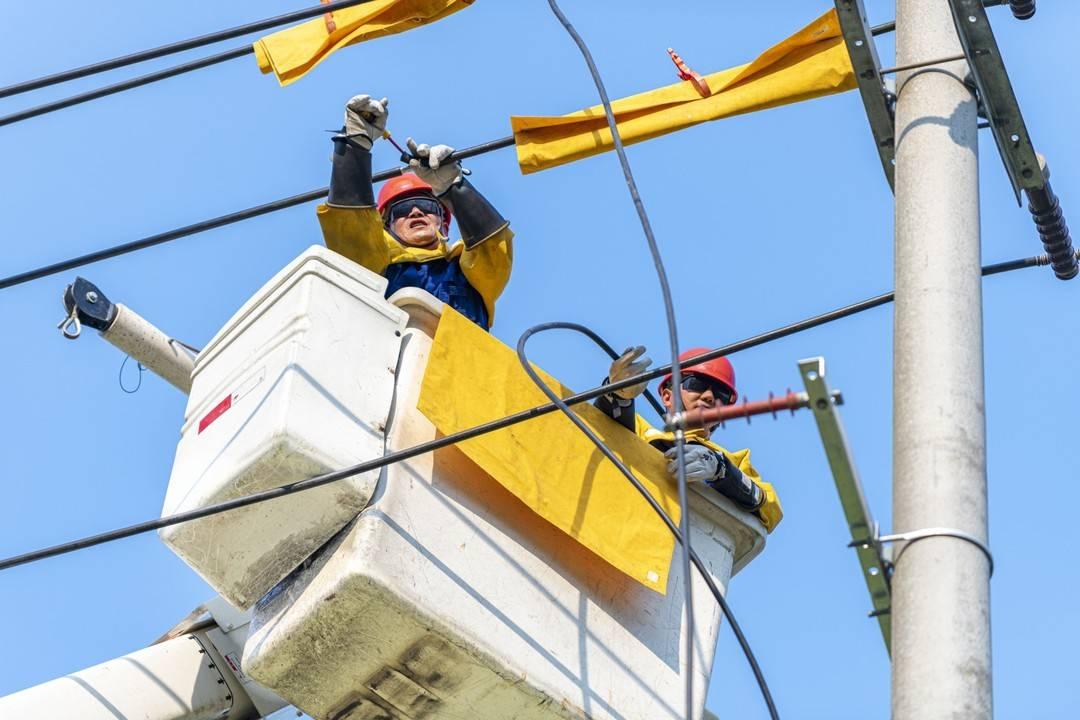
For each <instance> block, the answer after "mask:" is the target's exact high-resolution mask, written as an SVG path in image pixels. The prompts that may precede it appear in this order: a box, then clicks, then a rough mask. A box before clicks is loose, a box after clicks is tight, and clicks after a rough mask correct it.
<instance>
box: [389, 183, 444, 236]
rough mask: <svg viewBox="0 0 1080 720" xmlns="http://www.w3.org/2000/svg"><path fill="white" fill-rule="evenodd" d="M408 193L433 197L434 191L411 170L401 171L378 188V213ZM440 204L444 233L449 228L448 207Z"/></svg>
mask: <svg viewBox="0 0 1080 720" xmlns="http://www.w3.org/2000/svg"><path fill="white" fill-rule="evenodd" d="M409 195H430V196H431V197H435V191H434V190H432V188H431V186H430V185H428V184H427V183H426V182H424V181H423V180H421V179H420V178H419V177H417V176H416V175H415V174H413V173H411V172H407V173H402V174H401V175H398V176H397V177H395V178H390V179H389V180H387V181H386V182H385V183H384V184H383V186H382V187H381V188H379V200H378V208H379V214H380V215H383V214H384V213H385V212H386V208H388V207H389V206H390V203H392V202H394V201H395V200H397V199H399V198H403V197H407V196H409ZM442 206H443V225H442V231H443V234H444V235H445V234H446V232H447V231H448V230H449V229H450V208H448V207H446V203H442Z"/></svg>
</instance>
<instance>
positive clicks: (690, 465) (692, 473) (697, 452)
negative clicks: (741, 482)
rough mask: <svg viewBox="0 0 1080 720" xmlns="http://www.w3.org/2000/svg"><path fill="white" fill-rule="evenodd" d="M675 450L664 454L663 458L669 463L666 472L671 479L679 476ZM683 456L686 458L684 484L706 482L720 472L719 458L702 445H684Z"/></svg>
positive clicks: (713, 478)
mask: <svg viewBox="0 0 1080 720" xmlns="http://www.w3.org/2000/svg"><path fill="white" fill-rule="evenodd" d="M676 450H677V448H671V449H670V450H668V451H667V452H666V453H664V457H666V458H667V459H668V460H670V461H671V462H669V463H668V466H667V471H668V474H669V475H671V477H673V478H678V476H679V461H678V459H677V458H676V455H675V453H676ZM683 455H684V456H685V457H686V482H707V481H709V480H715V479H716V474H717V472H718V471H719V470H720V458H718V457H716V453H714V452H713V451H712V450H710V449H709V448H707V447H705V446H703V445H684V446H683Z"/></svg>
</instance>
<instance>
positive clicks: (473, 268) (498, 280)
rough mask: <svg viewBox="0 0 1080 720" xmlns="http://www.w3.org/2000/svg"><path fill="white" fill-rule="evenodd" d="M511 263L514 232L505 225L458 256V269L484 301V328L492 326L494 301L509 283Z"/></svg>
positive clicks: (512, 259)
mask: <svg viewBox="0 0 1080 720" xmlns="http://www.w3.org/2000/svg"><path fill="white" fill-rule="evenodd" d="M513 264H514V233H513V232H512V231H511V230H510V226H509V225H504V226H503V227H502V229H500V230H498V231H497V232H495V234H494V235H492V236H490V237H489V238H487V239H486V240H483V241H482V242H481V243H480V244H478V245H476V246H475V247H473V248H472V249H471V250H466V251H465V252H463V253H462V254H461V270H462V272H464V273H465V278H466V279H467V280H468V281H469V284H470V285H472V286H473V287H474V288H476V292H478V293H480V297H482V298H483V299H484V306H485V307H486V308H487V312H488V325H494V324H495V301H496V300H497V299H498V298H499V296H500V295H502V292H503V290H504V289H505V288H506V283H508V282H509V281H510V270H511V269H512V266H513Z"/></svg>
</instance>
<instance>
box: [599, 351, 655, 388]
mask: <svg viewBox="0 0 1080 720" xmlns="http://www.w3.org/2000/svg"><path fill="white" fill-rule="evenodd" d="M644 354H645V346H644V345H638V346H637V347H628V348H626V349H625V350H623V354H622V355H620V356H619V357H617V358H616V359H615V361H614V362H612V363H611V369H610V370H608V382H613V383H615V382H619V381H620V380H625V379H626V378H629V377H633V376H635V375H640V374H641V373H643V372H645V371H646V370H648V369H649V366H650V365H652V360H650V359H649V358H647V357H646V358H643V357H641V356H642V355H644ZM645 385H646V383H639V384H637V385H631V386H630V387H624V388H623V389H621V390H616V391H615V392H614V393H613V394H614V395H618V396H619V397H621V398H622V399H623V400H633V399H634V398H636V397H637V396H638V395H640V394H641V393H643V392H645Z"/></svg>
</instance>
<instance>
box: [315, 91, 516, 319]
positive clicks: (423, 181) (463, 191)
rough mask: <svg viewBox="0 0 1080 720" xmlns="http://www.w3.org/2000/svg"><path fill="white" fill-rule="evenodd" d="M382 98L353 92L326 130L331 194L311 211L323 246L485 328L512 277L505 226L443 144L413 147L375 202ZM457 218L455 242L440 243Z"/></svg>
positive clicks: (383, 115)
mask: <svg viewBox="0 0 1080 720" xmlns="http://www.w3.org/2000/svg"><path fill="white" fill-rule="evenodd" d="M387 105H388V102H387V100H386V98H383V99H382V100H376V99H374V98H373V97H371V96H369V95H357V96H355V97H353V98H352V99H350V100H349V102H348V103H347V104H346V105H345V127H344V129H343V130H342V132H340V133H338V134H337V135H335V136H334V154H333V170H332V171H331V175H330V196H329V198H328V199H327V202H326V204H324V205H320V206H319V208H318V211H317V213H318V217H319V224H320V225H321V226H322V231H323V238H324V239H325V241H326V246H327V247H328V248H330V249H331V250H333V251H335V252H337V253H340V254H342V255H344V256H345V257H347V258H349V259H350V260H354V261H356V262H358V263H360V264H361V265H363V266H364V267H366V268H368V269H369V270H372V271H373V272H376V273H379V274H380V275H383V276H385V277H386V278H387V280H389V283H388V284H387V287H386V296H387V297H389V296H390V295H392V294H393V293H395V292H397V291H398V290H400V289H401V288H405V287H416V288H420V289H422V290H427V291H428V292H429V293H431V294H432V295H434V296H435V297H436V298H438V299H439V300H442V301H443V302H445V303H446V304H448V305H450V306H451V307H452V308H454V309H455V310H457V311H458V312H460V313H461V314H462V315H464V316H465V317H467V318H469V319H470V320H472V321H473V322H475V323H476V324H477V325H479V326H480V327H482V328H484V329H485V330H487V329H489V328H490V327H491V324H492V321H493V320H494V317H495V301H496V299H498V297H499V295H500V294H501V293H502V291H503V288H505V287H506V283H507V281H508V280H509V279H510V269H511V264H512V259H513V245H512V242H513V237H514V234H513V233H512V232H511V231H510V225H509V223H508V222H507V221H506V220H505V219H503V217H502V216H501V215H500V214H499V212H498V211H497V210H496V209H495V208H494V207H493V206H492V205H491V203H490V202H488V201H487V200H486V199H485V198H484V196H483V195H481V194H480V193H479V192H478V191H477V190H476V188H474V187H473V186H472V184H471V183H469V181H468V180H467V179H465V177H464V173H463V172H462V168H461V163H460V162H458V161H457V160H453V159H451V157H450V156H451V154H452V153H453V148H451V147H448V146H446V145H435V146H429V145H426V144H425V145H417V144H416V143H415V142H413V140H412V138H410V139H409V141H408V142H409V148H410V150H411V151H412V154H413V158H412V159H411V160H410V162H409V171H408V172H405V173H403V174H402V175H400V176H398V177H395V178H393V179H391V180H389V181H387V182H386V184H384V185H383V187H382V188H381V189H380V191H379V197H378V202H376V200H375V195H374V189H373V187H372V181H371V147H372V145H373V144H374V142H375V141H376V140H378V139H379V138H380V137H383V136H384V133H385V132H386V120H387V116H388V112H387ZM455 216H456V218H457V224H458V230H459V232H460V233H461V241H460V242H456V243H454V244H448V243H447V232H448V231H449V229H450V220H451V218H452V217H455Z"/></svg>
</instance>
